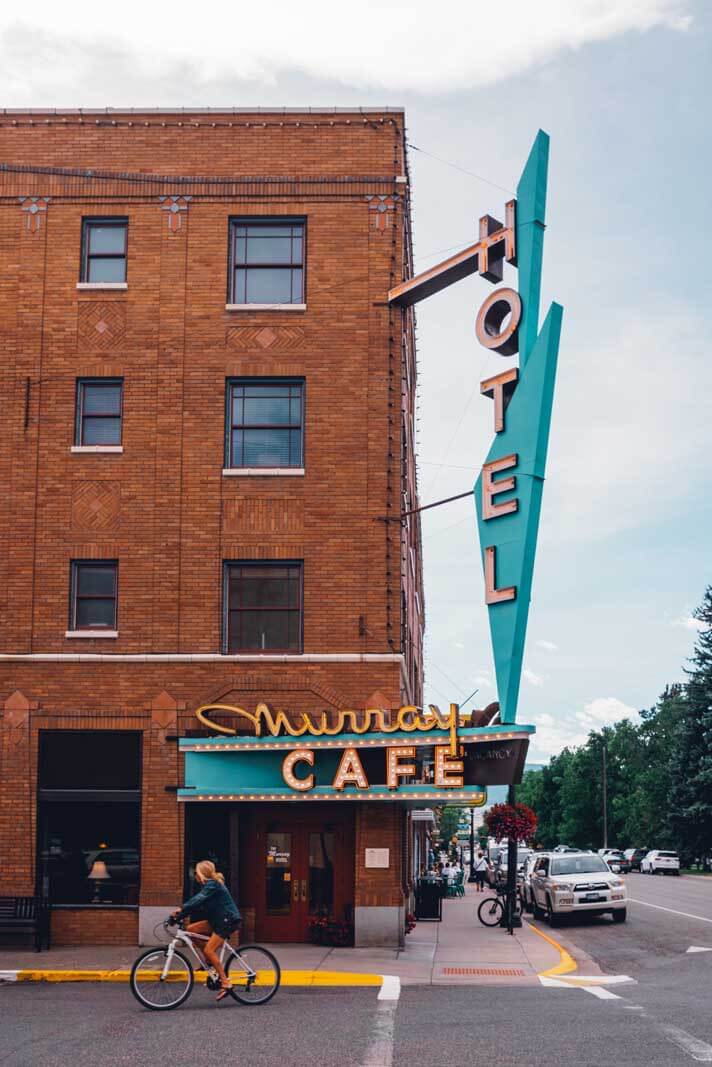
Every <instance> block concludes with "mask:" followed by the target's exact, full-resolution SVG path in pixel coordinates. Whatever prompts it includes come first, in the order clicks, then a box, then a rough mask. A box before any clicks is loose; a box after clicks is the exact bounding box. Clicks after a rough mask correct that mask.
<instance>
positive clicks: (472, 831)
mask: <svg viewBox="0 0 712 1067" xmlns="http://www.w3.org/2000/svg"><path fill="white" fill-rule="evenodd" d="M476 880H477V879H476V878H475V809H474V808H470V877H469V878H468V879H467V881H468V882H475V881H476Z"/></svg>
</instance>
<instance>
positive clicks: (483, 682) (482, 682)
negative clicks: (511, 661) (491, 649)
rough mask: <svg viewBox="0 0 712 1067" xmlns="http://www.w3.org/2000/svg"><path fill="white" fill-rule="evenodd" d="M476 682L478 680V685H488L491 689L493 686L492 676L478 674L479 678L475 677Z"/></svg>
mask: <svg viewBox="0 0 712 1067" xmlns="http://www.w3.org/2000/svg"><path fill="white" fill-rule="evenodd" d="M475 682H476V684H477V685H478V686H486V687H488V688H489V689H491V688H492V681H491V679H490V678H485V677H484V675H478V676H477V678H475Z"/></svg>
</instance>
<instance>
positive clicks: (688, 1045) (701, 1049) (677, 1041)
mask: <svg viewBox="0 0 712 1067" xmlns="http://www.w3.org/2000/svg"><path fill="white" fill-rule="evenodd" d="M661 1030H662V1032H663V1033H664V1034H665V1037H666V1038H667V1039H668V1041H672V1043H673V1045H677V1047H678V1048H681V1049H682V1051H683V1052H686V1053H687V1055H688V1056H691V1057H692V1059H693V1060H697V1062H698V1063H712V1045H708V1044H707V1042H706V1041H700V1039H699V1038H697V1037H693V1036H692V1034H688V1032H687V1030H681V1029H680V1027H679V1026H661Z"/></svg>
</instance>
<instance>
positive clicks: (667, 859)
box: [640, 848, 680, 875]
mask: <svg viewBox="0 0 712 1067" xmlns="http://www.w3.org/2000/svg"><path fill="white" fill-rule="evenodd" d="M640 873H641V874H677V875H679V874H680V857H679V856H678V854H677V852H660V850H659V849H657V848H655V849H653V851H652V852H649V853H648V854H647V856H643V858H642V860H641V861H640Z"/></svg>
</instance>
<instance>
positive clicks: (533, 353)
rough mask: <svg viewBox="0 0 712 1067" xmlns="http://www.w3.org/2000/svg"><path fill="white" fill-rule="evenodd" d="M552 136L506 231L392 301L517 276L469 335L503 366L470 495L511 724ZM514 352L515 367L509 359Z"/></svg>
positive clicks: (545, 358) (543, 336)
mask: <svg viewBox="0 0 712 1067" xmlns="http://www.w3.org/2000/svg"><path fill="white" fill-rule="evenodd" d="M548 164H549V137H548V135H547V134H545V133H544V132H543V131H541V130H540V131H539V133H538V134H537V137H536V139H535V141H534V145H533V147H532V150H531V152H530V154H529V158H528V160H527V163H526V165H525V167H524V171H523V172H522V176H521V178H520V179H519V183H518V185H517V196H516V200H512V201H510V202H509V203H508V204H507V205H506V221H505V223H504V225H502V223H500V222H498V221H497V220H496V219H493V218H492V217H491V216H489V215H485V216H484V217H483V218H481V219H480V235H479V240H478V241H477V242H476V243H475V244H473V245H471V246H470V247H469V248H467V249H465V250H464V251H462V252H459V253H457V255H455V256H452V257H450V259H448V260H446V261H445V262H444V263H441V264H439V265H438V266H437V267H433V268H431V269H430V270H429V271H426V272H425V273H424V274H420V275H418V276H417V277H415V278H412V279H410V280H409V281H407V282H403V283H402V284H401V285H399V286H397V287H396V288H395V289H393V290H391V292H390V293H389V302H390V303H392V304H396V305H399V306H409V305H410V304H414V303H416V302H417V301H419V300H422V299H423V298H424V297H427V296H430V295H432V294H433V293H436V292H438V291H439V290H440V289H444V288H445V287H446V286H448V285H451V284H452V283H453V282H455V281H459V280H460V278H464V277H466V276H467V275H468V274H474V273H475V271H476V270H477V271H478V272H479V274H480V275H481V276H482V277H484V278H486V279H487V280H488V281H491V282H493V283H498V282H501V281H502V279H503V261H504V260H506V261H507V262H508V263H510V264H511V265H512V266H516V267H517V268H518V271H519V284H518V288H517V290H514V289H509V288H504V287H502V288H499V289H495V290H494V291H493V292H492V293H491V295H490V296H489V297H488V298H487V299H486V300H485V302H484V304H483V305H482V307H481V308H480V311H479V313H478V315H477V321H476V334H477V338H478V340H479V341H480V343H481V344H483V345H484V346H485V347H486V348H488V349H490V350H491V351H493V352H497V353H499V354H500V355H501V356H502V357H504V359H505V360H507V363H506V365H505V367H504V369H503V370H502V372H501V373H499V374H496V375H495V376H493V377H492V378H489V379H487V380H486V381H484V382H482V383H481V391H482V393H483V395H485V396H488V397H491V398H492V400H493V415H494V420H493V421H494V433H495V436H494V440H493V442H492V445H491V447H490V450H489V452H488V454H487V458H486V460H485V463H484V464H483V467H482V472H481V474H480V476H479V478H478V479H477V482H476V484H475V488H474V495H475V506H476V511H477V525H478V529H479V537H480V547H481V552H482V563H483V568H484V574H485V600H486V604H487V610H488V613H489V624H490V633H491V638H492V649H493V653H494V662H495V672H496V677H497V695H498V699H499V703H500V714H501V720H502V722H505V723H511V722H514V721H515V720H516V714H517V700H518V696H519V685H520V680H521V673H522V660H523V655H524V642H525V638H526V630H527V620H528V616H529V601H530V598H531V588H532V576H533V572H534V558H535V554H536V543H537V534H538V530H539V515H540V512H541V500H542V491H543V487H544V476H545V470H546V455H547V447H548V442H549V427H550V424H551V412H552V406H553V399H554V383H555V379H556V364H557V358H558V352H559V338H560V334H561V320H562V315H563V309H562V307H561V306H560V305H559V304H552V305H551V307H550V308H549V311H548V313H547V315H546V318H545V320H544V324H543V326H542V328H541V330H540V329H539V303H540V295H541V273H542V259H543V246H544V226H545V215H546V188H547V174H548ZM517 352H519V366H518V367H516V366H513V365H512V360H511V357H512V356H514V355H515V354H516V353H517Z"/></svg>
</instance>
